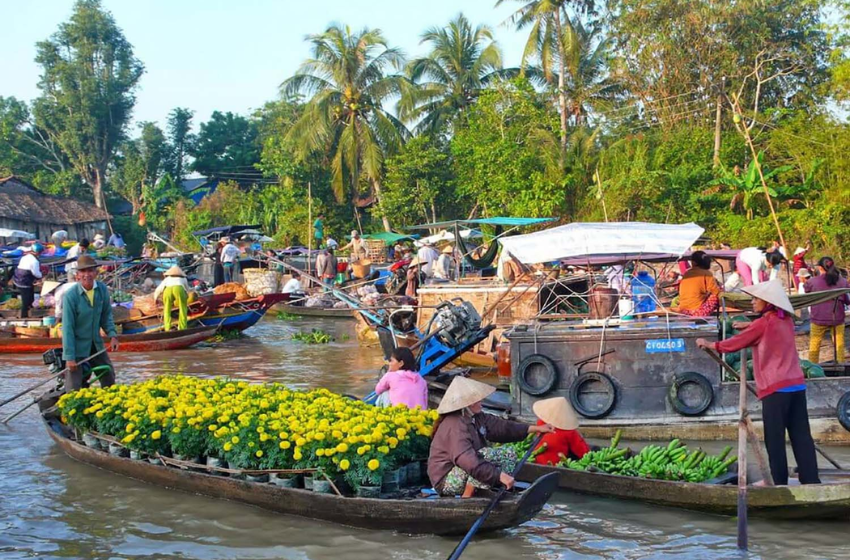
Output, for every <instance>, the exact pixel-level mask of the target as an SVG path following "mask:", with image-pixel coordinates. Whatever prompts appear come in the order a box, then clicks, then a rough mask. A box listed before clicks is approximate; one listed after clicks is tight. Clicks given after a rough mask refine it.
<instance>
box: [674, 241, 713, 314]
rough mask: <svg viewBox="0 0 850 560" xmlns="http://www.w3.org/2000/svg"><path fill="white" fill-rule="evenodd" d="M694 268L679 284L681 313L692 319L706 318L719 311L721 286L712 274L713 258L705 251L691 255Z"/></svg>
mask: <svg viewBox="0 0 850 560" xmlns="http://www.w3.org/2000/svg"><path fill="white" fill-rule="evenodd" d="M691 263H693V266H692V267H691V268H690V269H689V270H688V271H687V272H686V273H685V275H684V276H682V281H681V282H679V309H678V311H679V313H682V314H684V315H691V316H692V317H706V316H708V315H711V314H712V313H714V312H715V311H717V307H718V305H719V304H720V286H718V285H717V280H715V278H714V275H713V274H712V273H711V257H709V256H708V255H707V254H705V251H696V252H694V254H693V255H691Z"/></svg>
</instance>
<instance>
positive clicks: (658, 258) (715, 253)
mask: <svg viewBox="0 0 850 560" xmlns="http://www.w3.org/2000/svg"><path fill="white" fill-rule="evenodd" d="M692 252H693V251H690V250H688V251H685V253H684V254H682V255H674V254H673V253H623V254H619V255H592V256H591V255H583V256H580V257H569V258H567V259H561V264H565V265H567V266H608V265H612V264H622V263H624V262H628V261H638V260H639V261H641V262H647V263H652V262H670V261H675V260H679V259H680V258H681V259H686V258H688V257H689V256H691V253H692ZM738 252H739V251H734V250H731V251H730V250H723V249H719V250H718V249H706V250H705V253H706V254H707V255H708V256H709V257H711V258H713V259H724V260H734V259H735V257H737V256H738Z"/></svg>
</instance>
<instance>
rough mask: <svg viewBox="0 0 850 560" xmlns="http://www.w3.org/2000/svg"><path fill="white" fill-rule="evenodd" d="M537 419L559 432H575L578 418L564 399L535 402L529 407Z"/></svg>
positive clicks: (556, 398)
mask: <svg viewBox="0 0 850 560" xmlns="http://www.w3.org/2000/svg"><path fill="white" fill-rule="evenodd" d="M531 409H532V410H534V414H536V415H537V417H538V418H540V419H541V420H543V421H544V422H546V423H547V424H552V425H553V426H555V427H556V428H558V429H560V430H575V429H576V428H578V416H576V413H575V411H574V410H573V407H572V406H570V403H569V401H568V400H567V399H565V398H564V397H555V398H552V399H543V400H542V401H537V402H536V403H534V404H533V405H532V407H531Z"/></svg>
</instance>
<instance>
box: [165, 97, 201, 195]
mask: <svg viewBox="0 0 850 560" xmlns="http://www.w3.org/2000/svg"><path fill="white" fill-rule="evenodd" d="M194 115H195V112H194V111H192V110H190V109H185V108H183V107H176V108H174V109H173V110H172V111H171V112H170V113H169V114H168V142H169V144H170V150H169V154H168V168H169V169H168V172H169V173H170V174H171V176H172V177H174V179H175V180H176V181H177V182H178V183H179V182H181V181H182V180H183V177H184V176H185V175H186V158H187V156H188V155H189V152H191V148H192V142H193V141H194V135H192V134H191V130H192V117H193V116H194Z"/></svg>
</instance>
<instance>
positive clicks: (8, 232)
mask: <svg viewBox="0 0 850 560" xmlns="http://www.w3.org/2000/svg"><path fill="white" fill-rule="evenodd" d="M0 237H22V238H24V239H32V238H33V237H35V235H33V234H32V233H27V232H25V231H21V230H18V229H6V228H0Z"/></svg>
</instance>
